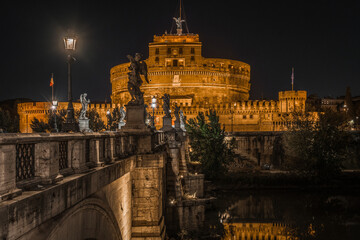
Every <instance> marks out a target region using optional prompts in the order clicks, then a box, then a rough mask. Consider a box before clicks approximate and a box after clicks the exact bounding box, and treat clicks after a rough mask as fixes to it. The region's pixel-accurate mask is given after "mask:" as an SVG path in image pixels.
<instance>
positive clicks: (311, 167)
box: [284, 110, 354, 180]
mask: <svg viewBox="0 0 360 240" xmlns="http://www.w3.org/2000/svg"><path fill="white" fill-rule="evenodd" d="M291 118H292V119H291V120H292V122H293V124H292V126H291V127H290V131H288V132H287V133H285V135H284V145H285V153H286V155H287V158H288V160H289V161H288V167H289V168H290V169H291V170H293V171H298V172H300V173H305V174H307V175H310V176H316V177H318V178H319V179H322V180H329V179H330V178H332V177H334V176H335V175H337V174H338V173H340V171H341V169H342V166H343V163H344V162H345V161H346V160H347V159H350V158H352V157H353V153H354V149H353V138H352V135H351V134H350V133H349V132H348V131H347V129H348V126H347V120H346V117H345V116H344V115H342V114H340V113H337V112H333V111H331V110H324V112H322V113H319V115H318V117H316V116H314V115H311V114H309V113H295V114H293V115H292V116H291Z"/></svg>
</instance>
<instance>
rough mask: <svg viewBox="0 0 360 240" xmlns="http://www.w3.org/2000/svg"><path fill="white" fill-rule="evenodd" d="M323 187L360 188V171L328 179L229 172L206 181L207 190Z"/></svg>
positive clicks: (281, 174) (345, 172)
mask: <svg viewBox="0 0 360 240" xmlns="http://www.w3.org/2000/svg"><path fill="white" fill-rule="evenodd" d="M322 188H334V189H336V188H341V189H343V188H348V189H352V188H360V171H358V170H355V171H343V172H342V173H341V174H339V175H338V176H336V177H333V178H330V179H326V180H321V179H317V178H316V177H309V176H305V175H300V174H295V173H291V172H286V171H255V172H250V171H248V172H245V171H244V172H236V173H227V174H226V175H223V176H221V177H219V178H217V179H210V180H208V181H206V190H207V191H214V190H215V191H216V190H237V189H238V190H244V189H322Z"/></svg>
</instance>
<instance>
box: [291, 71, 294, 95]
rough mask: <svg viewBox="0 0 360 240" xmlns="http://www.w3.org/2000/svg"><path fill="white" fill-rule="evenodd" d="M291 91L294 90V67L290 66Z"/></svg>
mask: <svg viewBox="0 0 360 240" xmlns="http://www.w3.org/2000/svg"><path fill="white" fill-rule="evenodd" d="M291 91H294V68H292V73H291Z"/></svg>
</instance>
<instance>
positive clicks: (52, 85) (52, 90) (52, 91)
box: [51, 73, 54, 104]
mask: <svg viewBox="0 0 360 240" xmlns="http://www.w3.org/2000/svg"><path fill="white" fill-rule="evenodd" d="M51 80H52V84H51V104H52V102H53V101H54V73H51Z"/></svg>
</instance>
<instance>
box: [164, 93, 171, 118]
mask: <svg viewBox="0 0 360 240" xmlns="http://www.w3.org/2000/svg"><path fill="white" fill-rule="evenodd" d="M162 100H163V110H164V113H165V117H168V118H171V114H170V95H169V94H167V93H165V94H164V96H163V97H162Z"/></svg>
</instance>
